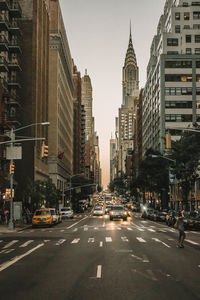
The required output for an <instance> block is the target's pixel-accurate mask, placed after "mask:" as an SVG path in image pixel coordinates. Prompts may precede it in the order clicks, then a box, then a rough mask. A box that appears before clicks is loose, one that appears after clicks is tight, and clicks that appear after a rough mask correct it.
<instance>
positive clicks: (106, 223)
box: [0, 213, 200, 300]
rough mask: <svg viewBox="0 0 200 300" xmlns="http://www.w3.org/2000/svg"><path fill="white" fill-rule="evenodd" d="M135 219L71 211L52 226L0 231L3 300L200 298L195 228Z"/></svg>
mask: <svg viewBox="0 0 200 300" xmlns="http://www.w3.org/2000/svg"><path fill="white" fill-rule="evenodd" d="M177 235H178V233H177V231H176V230H175V229H173V228H170V227H167V226H166V225H165V224H162V223H156V222H151V221H148V220H143V219H141V218H140V214H138V213H135V214H134V215H133V217H132V218H131V217H130V218H128V221H127V222H123V221H112V222H111V221H110V220H109V217H108V216H107V215H105V216H103V217H93V216H92V215H91V214H90V213H87V214H85V213H84V214H78V215H75V218H74V219H73V220H64V221H63V222H62V223H61V224H59V225H57V226H54V227H52V228H36V229H32V228H29V229H26V230H23V231H19V232H16V233H9V234H8V233H4V234H3V233H1V235H0V282H1V285H0V295H1V297H2V299H3V298H5V299H7V300H8V299H15V300H17V299H20V300H21V299H42V300H45V299H52V300H53V299H67V300H71V299H74V300H90V299H106V300H111V299H123V300H125V299H128V300H129V299H130V300H131V299H200V286H199V275H200V255H199V250H200V232H196V231H190V232H186V241H185V248H184V249H177V248H176V239H177Z"/></svg>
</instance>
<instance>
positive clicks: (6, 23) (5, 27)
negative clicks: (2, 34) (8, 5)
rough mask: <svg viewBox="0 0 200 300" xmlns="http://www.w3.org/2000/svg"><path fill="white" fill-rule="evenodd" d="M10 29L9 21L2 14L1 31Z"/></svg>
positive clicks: (0, 15) (0, 20)
mask: <svg viewBox="0 0 200 300" xmlns="http://www.w3.org/2000/svg"><path fill="white" fill-rule="evenodd" d="M8 28H9V19H8V17H7V16H6V15H4V14H0V30H2V31H7V30H8Z"/></svg>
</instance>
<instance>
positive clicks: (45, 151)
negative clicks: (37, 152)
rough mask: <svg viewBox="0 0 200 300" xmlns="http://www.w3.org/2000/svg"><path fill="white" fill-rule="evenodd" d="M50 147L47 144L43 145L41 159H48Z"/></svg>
mask: <svg viewBox="0 0 200 300" xmlns="http://www.w3.org/2000/svg"><path fill="white" fill-rule="evenodd" d="M48 148H49V147H48V146H47V145H45V144H42V149H41V158H43V157H47V156H48Z"/></svg>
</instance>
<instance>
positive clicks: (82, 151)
mask: <svg viewBox="0 0 200 300" xmlns="http://www.w3.org/2000/svg"><path fill="white" fill-rule="evenodd" d="M85 156H86V155H85V109H84V105H82V104H81V158H80V160H81V166H80V168H81V172H80V173H85Z"/></svg>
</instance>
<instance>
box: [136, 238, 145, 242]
mask: <svg viewBox="0 0 200 300" xmlns="http://www.w3.org/2000/svg"><path fill="white" fill-rule="evenodd" d="M136 239H137V240H138V241H139V242H140V243H146V241H145V240H143V239H142V238H141V237H136Z"/></svg>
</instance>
